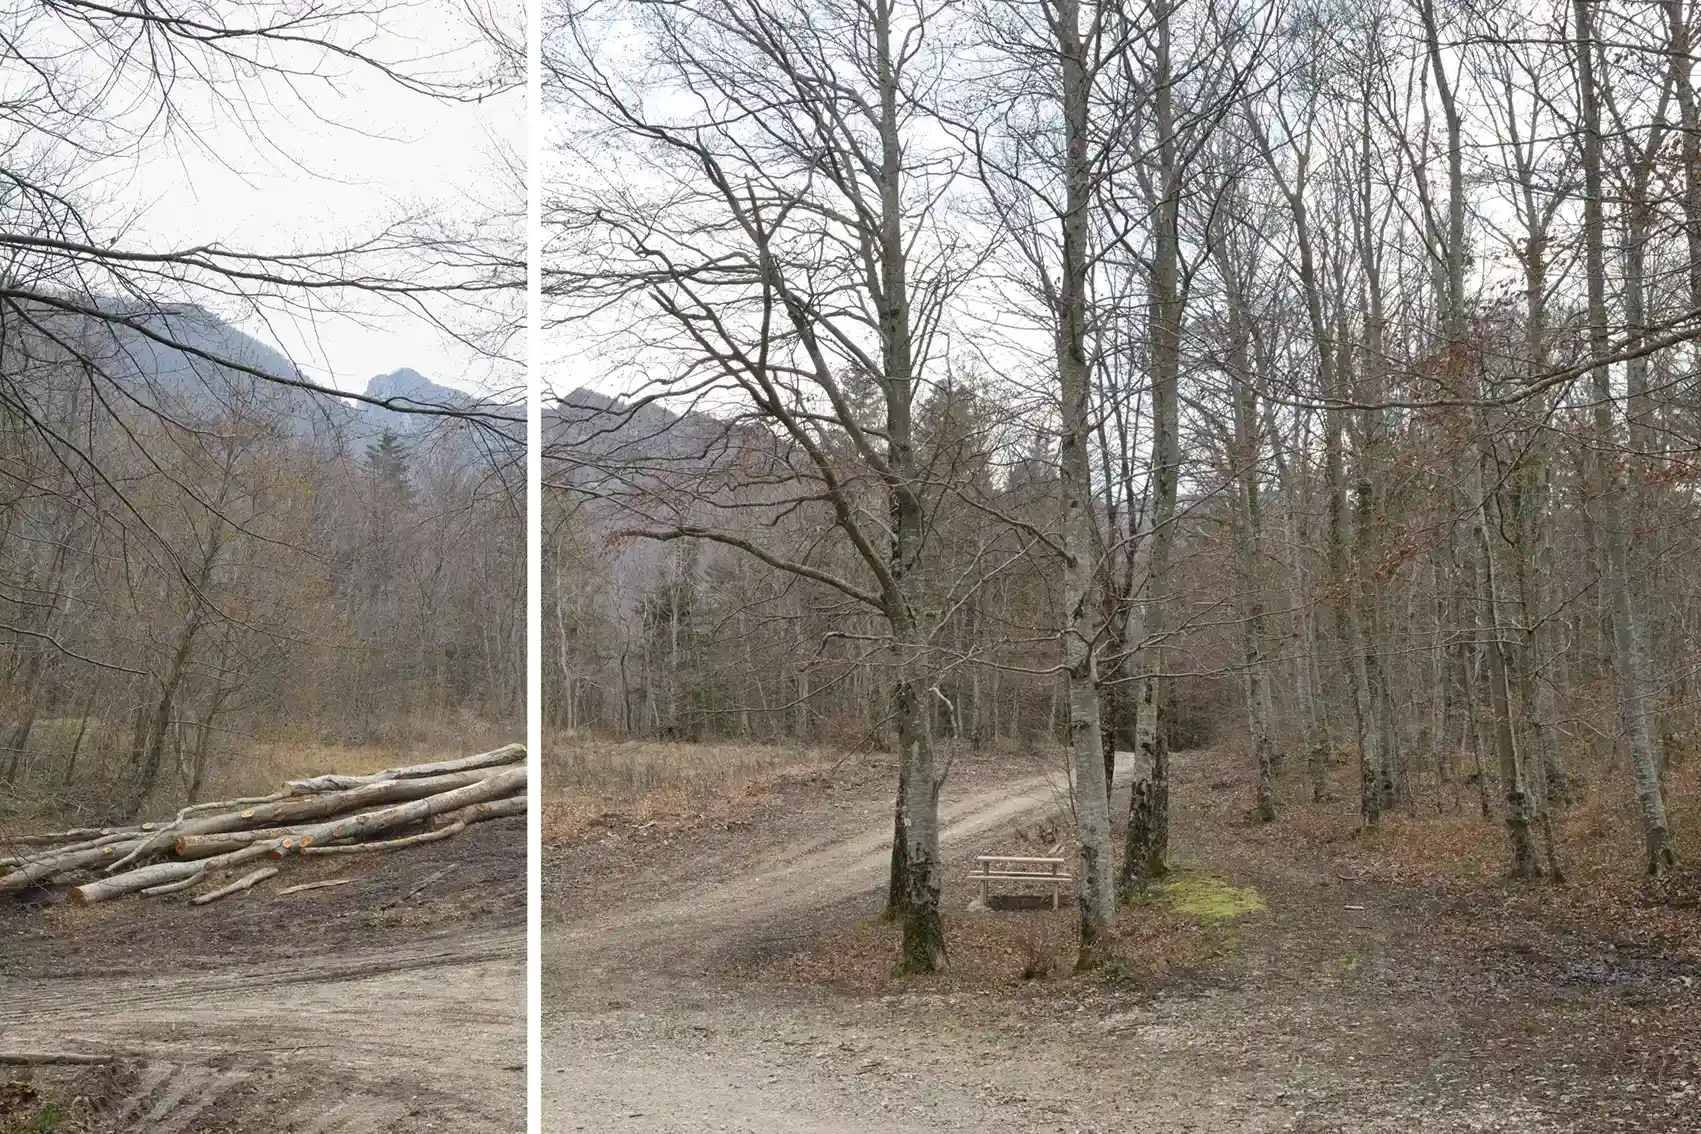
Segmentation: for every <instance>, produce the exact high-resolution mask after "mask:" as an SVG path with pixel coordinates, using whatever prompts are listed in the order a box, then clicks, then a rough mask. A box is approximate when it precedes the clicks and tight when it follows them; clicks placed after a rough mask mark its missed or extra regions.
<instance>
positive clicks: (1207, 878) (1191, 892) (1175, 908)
mask: <svg viewBox="0 0 1701 1134" xmlns="http://www.w3.org/2000/svg"><path fill="white" fill-rule="evenodd" d="M1153 890H1154V895H1155V896H1156V898H1157V899H1158V900H1159V901H1160V902H1162V903H1163V904H1164V905H1165V906H1167V907H1168V908H1169V909H1170V910H1171V911H1172V912H1174V913H1178V914H1181V915H1182V916H1184V917H1191V918H1194V919H1196V920H1198V921H1202V922H1206V923H1212V922H1219V921H1228V920H1230V919H1232V918H1237V917H1240V916H1242V915H1244V914H1250V913H1259V912H1261V911H1262V910H1263V909H1264V908H1265V907H1264V901H1263V899H1261V898H1260V897H1259V896H1258V891H1257V890H1254V889H1252V888H1251V887H1246V888H1241V887H1237V886H1230V885H1229V884H1228V883H1227V882H1224V881H1223V880H1222V879H1221V878H1217V877H1214V876H1213V875H1210V874H1194V875H1189V876H1186V877H1182V878H1177V879H1176V880H1174V881H1173V882H1164V883H1161V884H1159V885H1157V886H1155V887H1153Z"/></svg>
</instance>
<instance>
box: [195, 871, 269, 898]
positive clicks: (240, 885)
mask: <svg viewBox="0 0 1701 1134" xmlns="http://www.w3.org/2000/svg"><path fill="white" fill-rule="evenodd" d="M277 872H278V868H277V867H275V866H262V867H261V868H260V869H258V870H255V871H252V872H250V873H248V874H244V875H243V876H242V877H241V878H238V879H237V880H236V881H234V882H232V883H231V884H230V885H228V886H220V887H219V888H218V889H217V890H211V891H209V892H207V893H205V894H202V895H201V896H200V897H197V898H191V899H190V901H191V902H192V903H194V904H195V905H197V906H204V905H206V904H207V903H208V902H216V901H218V900H219V899H220V898H227V897H229V896H230V895H232V894H237V893H241V892H242V891H243V890H247V889H250V888H252V887H254V886H258V885H259V884H260V883H262V882H264V881H265V880H266V879H268V878H270V877H271V876H272V875H274V874H276V873H277Z"/></svg>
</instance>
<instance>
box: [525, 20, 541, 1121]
mask: <svg viewBox="0 0 1701 1134" xmlns="http://www.w3.org/2000/svg"><path fill="white" fill-rule="evenodd" d="M526 126H527V131H526V133H527V146H526V363H527V365H526V766H527V781H526V782H527V783H528V785H529V787H528V791H529V792H530V793H531V799H530V806H528V807H527V808H526V1130H527V1132H528V1134H542V1132H543V854H542V848H543V638H542V633H541V631H542V629H543V383H544V374H543V359H544V349H543V348H544V342H543V259H542V257H543V138H544V128H543V0H527V3H526Z"/></svg>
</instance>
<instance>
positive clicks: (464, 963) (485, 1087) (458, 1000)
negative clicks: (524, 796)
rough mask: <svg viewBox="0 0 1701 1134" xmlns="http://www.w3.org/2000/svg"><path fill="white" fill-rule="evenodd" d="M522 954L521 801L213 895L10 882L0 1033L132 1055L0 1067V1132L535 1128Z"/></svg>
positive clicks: (2, 921) (47, 1044)
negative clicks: (528, 1091)
mask: <svg viewBox="0 0 1701 1134" xmlns="http://www.w3.org/2000/svg"><path fill="white" fill-rule="evenodd" d="M321 878H323V879H330V878H350V879H352V882H351V883H350V884H348V885H345V886H338V887H334V888H328V889H321V890H310V891H305V892H301V893H296V894H290V895H284V896H279V895H278V894H276V893H275V892H274V891H275V890H276V889H278V888H281V887H282V886H284V885H293V884H296V883H299V882H307V881H314V880H318V879H321ZM524 959H525V824H524V822H523V821H520V820H501V821H495V822H491V823H486V824H481V825H479V826H476V827H471V828H468V829H467V831H465V832H464V833H463V834H461V835H459V836H457V837H456V838H453V839H449V840H446V841H443V842H438V843H431V844H426V845H422V846H418V847H413V848H409V849H408V850H405V851H399V852H391V853H379V854H373V855H370V856H366V855H350V856H346V857H338V858H334V859H333V858H327V859H318V860H312V861H305V862H302V863H297V864H292V866H291V868H290V869H289V870H288V871H286V872H285V873H284V874H283V875H280V876H279V877H278V878H277V879H274V880H273V881H271V882H269V883H266V884H263V885H262V886H261V887H258V888H256V889H254V890H252V891H248V892H247V893H244V894H239V895H236V896H233V897H231V898H227V899H225V900H223V901H221V902H218V903H215V904H213V905H210V906H204V907H194V906H191V905H189V904H188V902H186V901H183V900H181V899H177V898H150V899H143V898H136V897H131V898H123V899H118V900H115V901H112V902H108V903H103V904H101V905H97V906H91V907H86V908H81V907H72V906H69V905H65V904H49V905H33V904H27V903H24V902H18V901H12V900H10V899H3V898H0V1049H13V1050H17V1049H41V1048H51V1049H61V1050H65V1049H68V1050H75V1051H100V1052H113V1053H115V1054H117V1055H118V1057H119V1059H118V1062H117V1063H116V1064H115V1065H113V1066H111V1067H96V1068H89V1069H80V1068H42V1069H33V1070H31V1071H28V1072H17V1071H11V1072H9V1073H0V1084H5V1087H4V1091H0V1130H3V1131H8V1132H9V1131H10V1130H12V1129H14V1127H13V1126H10V1125H8V1123H16V1124H17V1126H16V1128H17V1129H31V1130H35V1129H38V1128H39V1129H40V1130H44V1131H45V1130H53V1131H60V1132H64V1134H73V1132H74V1134H96V1132H99V1134H108V1132H112V1134H117V1132H120V1131H132V1130H134V1131H155V1132H159V1134H215V1132H216V1134H261V1132H267V1134H272V1132H278V1134H282V1132H296V1134H402V1132H404V1131H408V1132H411V1131H431V1130H442V1131H462V1130H465V1131H493V1132H494V1131H503V1132H508V1131H519V1130H523V1129H525V1088H524V1083H525V1076H524V1063H525V1015H524V987H525V982H524V963H525V962H524ZM44 1113H45V1114H47V1115H48V1116H49V1118H48V1120H47V1121H48V1123H49V1124H48V1125H40V1126H39V1127H36V1126H28V1125H25V1124H26V1123H27V1122H30V1121H39V1120H40V1116H41V1115H43V1114H44Z"/></svg>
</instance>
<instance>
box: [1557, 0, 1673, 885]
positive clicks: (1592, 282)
mask: <svg viewBox="0 0 1701 1134" xmlns="http://www.w3.org/2000/svg"><path fill="white" fill-rule="evenodd" d="M1573 5H1574V10H1575V13H1576V17H1575V18H1576V25H1577V27H1576V33H1577V34H1576V53H1577V74H1578V92H1579V96H1580V98H1579V101H1580V104H1581V110H1582V115H1583V146H1582V152H1583V239H1584V263H1585V270H1586V272H1587V275H1588V295H1589V351H1590V355H1591V358H1593V359H1594V360H1596V362H1595V365H1594V368H1593V379H1594V425H1595V434H1596V438H1595V445H1594V447H1593V448H1592V450H1591V463H1592V465H1593V467H1592V469H1591V470H1590V471H1591V472H1592V473H1593V475H1594V478H1595V488H1596V490H1597V491H1598V492H1599V493H1600V499H1599V502H1598V503H1599V520H1598V523H1599V528H1600V541H1601V544H1602V550H1603V555H1602V562H1601V565H1600V566H1601V586H1602V588H1603V589H1604V590H1605V591H1606V595H1607V601H1608V603H1609V604H1610V606H1611V610H1612V638H1613V663H1614V665H1613V668H1614V670H1615V674H1616V676H1617V679H1618V689H1619V701H1620V706H1621V714H1622V717H1623V721H1624V731H1625V733H1626V734H1627V735H1628V736H1629V739H1630V758H1631V763H1632V766H1633V768H1634V769H1635V774H1636V796H1637V801H1638V803H1639V804H1640V808H1641V817H1642V835H1643V841H1644V845H1645V848H1646V864H1647V871H1648V873H1649V874H1651V875H1656V876H1658V875H1663V874H1665V873H1667V872H1668V871H1669V870H1671V869H1672V868H1673V867H1674V866H1676V864H1677V848H1676V847H1675V846H1674V844H1673V842H1672V836H1671V824H1670V821H1669V820H1668V819H1667V816H1666V801H1665V792H1664V788H1663V786H1662V785H1661V783H1660V767H1659V753H1658V751H1657V748H1656V745H1655V741H1654V731H1653V722H1652V721H1651V719H1650V715H1651V714H1650V707H1651V702H1652V698H1653V696H1654V689H1653V683H1652V681H1651V680H1650V678H1649V675H1648V657H1647V652H1646V637H1645V630H1644V628H1643V625H1642V621H1641V612H1640V611H1639V610H1638V609H1637V602H1636V595H1635V594H1634V592H1633V590H1632V587H1631V580H1630V577H1629V555H1628V550H1627V547H1626V544H1625V530H1624V529H1625V518H1626V515H1627V505H1626V503H1625V499H1624V496H1625V494H1624V490H1623V486H1622V474H1621V473H1620V471H1619V469H1618V468H1617V467H1616V466H1615V464H1614V463H1613V462H1612V461H1611V460H1610V459H1609V457H1608V455H1607V454H1608V453H1610V452H1611V451H1612V445H1613V437H1614V434H1615V432H1616V430H1615V426H1614V421H1613V417H1614V415H1613V396H1614V395H1613V389H1612V380H1611V377H1610V374H1609V372H1608V366H1607V364H1606V363H1605V362H1603V361H1599V360H1601V359H1604V358H1605V357H1606V356H1607V355H1609V354H1610V353H1611V351H1612V339H1611V333H1610V331H1609V330H1608V326H1607V307H1606V220H1605V213H1604V207H1603V204H1602V198H1603V192H1602V182H1601V119H1600V107H1599V105H1598V102H1597V91H1596V86H1595V48H1594V29H1593V20H1592V17H1591V14H1590V7H1591V3H1590V0H1573Z"/></svg>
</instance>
